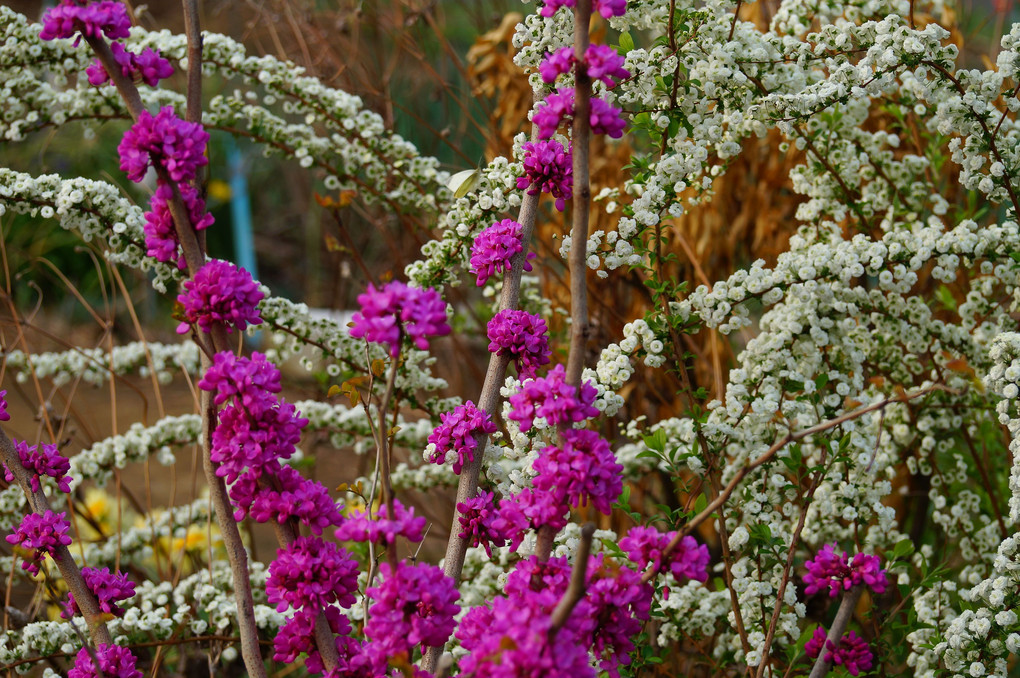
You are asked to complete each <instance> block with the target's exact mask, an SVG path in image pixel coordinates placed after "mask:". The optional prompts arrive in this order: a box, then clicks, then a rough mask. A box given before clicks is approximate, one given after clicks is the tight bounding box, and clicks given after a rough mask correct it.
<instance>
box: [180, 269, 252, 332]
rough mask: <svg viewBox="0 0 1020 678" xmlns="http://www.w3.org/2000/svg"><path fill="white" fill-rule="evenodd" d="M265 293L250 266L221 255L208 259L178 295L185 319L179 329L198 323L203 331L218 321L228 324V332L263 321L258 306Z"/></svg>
mask: <svg viewBox="0 0 1020 678" xmlns="http://www.w3.org/2000/svg"><path fill="white" fill-rule="evenodd" d="M264 296H265V295H264V294H263V293H262V290H260V289H259V286H258V283H256V282H255V281H254V280H253V279H252V277H251V273H249V272H248V271H247V270H245V269H243V268H240V267H238V266H235V265H234V264H232V263H230V262H229V261H221V260H219V259H214V260H212V261H209V262H206V264H205V266H203V267H202V268H200V269H198V271H196V272H195V275H194V276H193V277H192V278H191V279H189V280H185V281H184V292H183V293H182V294H180V295H179V296H178V297H177V301H179V302H180V303H181V305H182V306H183V307H184V322H182V323H181V324H180V325H179V326H178V327H177V333H178V334H185V333H187V332H188V331H189V329H190V325H195V324H197V325H198V326H199V328H201V330H202V331H203V332H209V331H210V330H211V329H212V327H213V326H214V325H216V324H221V325H223V326H225V327H226V328H227V332H232V331H233V330H235V329H236V330H238V331H239V332H243V331H244V330H245V328H246V327H248V326H249V325H261V324H262V317H261V316H260V315H259V308H258V306H259V302H260V301H262V298H263V297H264Z"/></svg>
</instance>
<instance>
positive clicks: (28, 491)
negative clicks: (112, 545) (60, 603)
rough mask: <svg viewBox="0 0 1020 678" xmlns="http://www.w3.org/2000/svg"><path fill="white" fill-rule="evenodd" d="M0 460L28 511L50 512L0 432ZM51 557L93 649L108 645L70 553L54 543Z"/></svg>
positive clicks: (100, 615) (92, 598)
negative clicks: (23, 497) (83, 620)
mask: <svg viewBox="0 0 1020 678" xmlns="http://www.w3.org/2000/svg"><path fill="white" fill-rule="evenodd" d="M0 458H2V459H3V463H4V464H6V466H7V468H8V469H10V472H11V473H13V474H14V479H15V481H16V482H17V483H18V485H20V486H21V489H22V491H23V492H24V493H25V499H27V500H28V505H29V508H31V509H32V511H33V512H34V513H36V514H37V515H43V514H44V513H46V511H51V510H52V508H51V507H50V502H49V500H48V499H47V498H46V495H45V494H43V491H42V488H41V487H40V488H39V490H38V491H34V490H33V489H32V478H33V474H32V473H31V472H30V471H29V470H28V469H26V468H25V467H24V466H22V465H21V457H19V456H18V450H17V449H16V448H15V447H14V443H13V442H12V441H11V439H10V438H9V437H7V433H6V432H5V431H4V430H2V429H0ZM52 555H53V562H54V563H56V565H57V569H58V570H60V576H61V577H63V578H64V582H66V583H67V588H68V590H69V591H70V592H71V593H73V594H74V602H75V604H76V605H77V606H78V609H80V610H81V613H82V616H83V617H85V623H86V624H88V627H89V635H91V636H92V642H93V643H95V644H96V645H97V646H98V645H99V644H101V643H102V644H105V645H109V644H110V643H112V642H113V641H112V640H111V638H110V631H109V629H107V628H106V623H105V622H104V621H103V613H102V610H100V609H99V602H98V601H97V600H96V596H95V594H94V593H93V592H92V589H90V588H89V586H88V584H86V583H85V579H84V578H83V577H82V574H81V570H79V569H78V566H77V565H76V564H75V562H74V559H73V558H72V557H71V552H70V551H69V550H68V548H67V547H66V546H64V545H63V544H60V543H58V544H56V545H55V546H54V547H53V554H52Z"/></svg>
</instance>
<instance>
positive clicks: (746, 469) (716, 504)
mask: <svg viewBox="0 0 1020 678" xmlns="http://www.w3.org/2000/svg"><path fill="white" fill-rule="evenodd" d="M934 391H943V392H946V393H953V394H955V393H957V391H955V390H954V389H951V388H949V387H948V386H944V385H942V384H932V385H931V386H927V387H925V388H922V389H920V390H917V391H914V392H913V393H904V394H902V395H898V396H896V397H894V398H888V399H886V400H883V401H881V402H877V403H873V404H871V405H868V406H867V407H862V408H860V409H857V410H854V411H852V412H847V413H845V414H842V415H840V416H838V417H836V418H835V419H830V420H829V421H823V422H821V423H819V424H815V425H814V426H811V427H808V428H806V429H804V430H802V431H790V432H789V433H787V434H786V435H785V436H783V438H782V440H780V441H778V442H776V443H774V444H773V445H772V447H770V448H769V449H768V450H766V451H765V452H763V453H762V454H761V455H760V456H759V457H758V458H757V459H755V460H754V461H752V462H750V463H748V464H745V465H744V466H741V467H740V469H738V470H737V472H736V474H735V475H734V476H733V479H732V480H730V482H729V484H727V485H726V487H725V488H723V490H722V491H721V492H720V493H719V495H718V496H717V497H716V498H715V499H714V500H713V501H712V502H710V503H709V505H708V506H706V507H705V509H704V510H703V511H702V512H701V513H699V514H698V515H696V516H694V517H693V518H691V519H690V520H689V521H687V523H685V524H684V525H683V527H681V528H680V529H679V530H678V531H677V534H676V536H675V537H674V538H673V540H672V541H671V542H670V543H669V545H668V546H667V547H666V548H665V549H663V551H662V557H663V558H665V557H666V556H668V555H669V554H670V553H672V552H673V551H674V550H675V549H676V548H677V546H679V545H680V541H681V540H682V539H683V538H684V537H685V536H687V535H688V534H690V533H691V532H692V531H693V530H694V528H695V527H697V526H698V525H700V524H701V523H703V522H705V521H706V520H708V519H709V518H711V517H712V514H713V513H715V512H716V511H717V510H718V509H719V508H720V507H721V506H722V505H723V504H725V503H726V501H727V500H728V499H729V498H730V495H732V494H733V492H734V490H736V489H737V486H738V485H740V481H742V480H743V479H744V477H745V476H747V474H748V473H750V472H751V471H753V470H754V469H756V468H758V467H759V466H761V465H762V464H765V463H767V462H769V461H771V460H772V458H773V457H774V456H775V455H776V452H779V450H781V449H783V448H784V447H786V446H787V445H789V444H790V443H792V442H796V441H798V440H801V439H803V438H807V437H808V436H812V435H814V434H816V433H822V432H823V431H828V430H829V429H833V428H836V427H837V426H839V425H840V424H844V423H846V422H848V421H850V420H852V419H856V418H858V417H861V416H863V415H865V414H868V413H869V412H874V411H875V410H880V409H882V408H884V407H888V406H889V405H890V404H892V403H902V402H907V401H909V400H915V399H917V398H920V397H921V396H924V395H927V394H929V393H932V392H934ZM654 577H655V569H654V568H653V567H649V569H648V570H647V571H646V572H645V574H644V576H643V577H642V581H644V582H646V583H647V582H649V581H651V580H652V579H653V578H654Z"/></svg>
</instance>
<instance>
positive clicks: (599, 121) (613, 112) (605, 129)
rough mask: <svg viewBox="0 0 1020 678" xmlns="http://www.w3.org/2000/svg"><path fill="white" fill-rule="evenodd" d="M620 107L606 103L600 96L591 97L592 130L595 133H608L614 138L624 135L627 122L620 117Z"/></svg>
mask: <svg viewBox="0 0 1020 678" xmlns="http://www.w3.org/2000/svg"><path fill="white" fill-rule="evenodd" d="M620 113H621V111H620V109H619V108H617V107H616V106H613V105H612V104H609V103H606V102H605V101H603V100H602V99H599V98H598V97H592V98H591V117H590V121H591V131H592V132H593V133H595V134H608V135H609V136H610V137H612V138H613V139H619V138H620V137H622V136H623V130H624V129H625V128H626V127H627V123H625V122H624V121H623V118H622V117H620Z"/></svg>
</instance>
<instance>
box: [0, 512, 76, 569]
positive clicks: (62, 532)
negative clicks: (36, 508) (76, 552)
mask: <svg viewBox="0 0 1020 678" xmlns="http://www.w3.org/2000/svg"><path fill="white" fill-rule="evenodd" d="M70 529H71V524H70V523H68V522H67V514H66V513H54V512H53V511H46V513H43V514H42V515H40V514H38V513H27V514H25V517H24V518H22V519H21V524H20V525H18V529H16V530H15V531H14V533H13V534H9V535H7V537H6V539H7V543H8V544H11V545H18V546H20V547H21V548H24V549H28V550H29V551H31V552H32V553H31V555H30V556H29V558H28V559H27V560H25V561H24V562H22V563H21V567H22V569H24V570H27V571H28V572H31V573H32V574H39V564H40V563H42V559H43V555H44V554H49V555H50V557H54V556H55V554H56V550H57V547H58V546H68V545H70V544H71V537H70V535H68V534H67V531H68V530H70Z"/></svg>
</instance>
